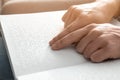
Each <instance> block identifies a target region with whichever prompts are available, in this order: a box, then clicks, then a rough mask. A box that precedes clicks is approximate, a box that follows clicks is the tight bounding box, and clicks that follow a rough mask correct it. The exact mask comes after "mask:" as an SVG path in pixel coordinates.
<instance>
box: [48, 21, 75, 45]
mask: <svg viewBox="0 0 120 80" xmlns="http://www.w3.org/2000/svg"><path fill="white" fill-rule="evenodd" d="M76 26H77V20H76V21H74V22H73V23H71V24H70V25H69V27H67V28H65V29H64V30H63V31H62V32H61V33H59V34H58V35H57V36H56V37H54V38H53V39H52V40H51V41H50V43H49V44H50V46H51V45H52V44H54V42H56V41H57V40H59V39H61V38H62V37H64V36H65V35H67V34H69V33H71V32H72V31H73V30H74V29H73V28H77V27H76Z"/></svg>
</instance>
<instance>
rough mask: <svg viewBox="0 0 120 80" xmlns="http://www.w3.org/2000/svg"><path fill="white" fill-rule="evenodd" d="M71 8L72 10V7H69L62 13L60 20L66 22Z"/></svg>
mask: <svg viewBox="0 0 120 80" xmlns="http://www.w3.org/2000/svg"><path fill="white" fill-rule="evenodd" d="M72 10H73V8H71V7H70V8H69V9H68V10H67V12H66V13H65V14H64V15H63V17H62V21H63V22H66V21H67V19H68V18H69V16H70V15H71V14H72Z"/></svg>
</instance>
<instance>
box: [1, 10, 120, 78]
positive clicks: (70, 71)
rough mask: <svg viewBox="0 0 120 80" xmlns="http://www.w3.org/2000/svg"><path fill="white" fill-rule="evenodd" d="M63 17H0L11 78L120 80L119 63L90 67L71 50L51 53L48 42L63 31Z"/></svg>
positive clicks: (51, 13) (58, 12) (46, 15)
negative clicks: (11, 71)
mask: <svg viewBox="0 0 120 80" xmlns="http://www.w3.org/2000/svg"><path fill="white" fill-rule="evenodd" d="M64 13H65V11H57V12H46V13H34V14H21V15H3V16H0V19H1V28H2V36H3V38H4V42H5V44H6V48H7V50H8V56H9V60H10V63H11V67H12V69H13V72H14V76H15V77H16V78H17V79H18V80H119V79H120V76H119V74H120V60H115V61H108V62H104V63H92V62H90V61H87V60H86V59H84V57H83V56H82V55H81V54H78V53H77V52H76V51H75V50H74V49H73V48H72V47H68V48H65V49H62V50H58V51H53V50H51V48H50V46H49V41H50V40H51V39H52V38H53V37H54V36H55V35H57V34H58V33H59V32H60V31H61V30H62V29H63V22H62V20H61V17H62V16H63V14H64ZM113 22H114V21H113ZM115 24H116V23H115Z"/></svg>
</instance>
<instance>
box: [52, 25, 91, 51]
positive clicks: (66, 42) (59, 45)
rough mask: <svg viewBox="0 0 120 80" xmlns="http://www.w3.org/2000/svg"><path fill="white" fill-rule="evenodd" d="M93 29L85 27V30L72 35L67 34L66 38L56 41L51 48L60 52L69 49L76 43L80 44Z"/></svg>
mask: <svg viewBox="0 0 120 80" xmlns="http://www.w3.org/2000/svg"><path fill="white" fill-rule="evenodd" d="M92 28H93V27H84V28H82V29H79V30H76V31H74V32H72V33H70V34H67V35H66V36H65V37H63V38H61V39H60V40H58V41H56V42H55V43H54V44H53V45H52V46H51V47H52V49H53V50H58V49H61V48H64V47H67V46H69V45H71V44H72V43H74V42H78V41H79V40H80V39H82V38H83V37H84V36H85V35H87V34H88V33H89V31H90V30H91V29H92Z"/></svg>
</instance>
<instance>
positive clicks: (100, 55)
mask: <svg viewBox="0 0 120 80" xmlns="http://www.w3.org/2000/svg"><path fill="white" fill-rule="evenodd" d="M108 58H109V55H108V53H107V52H106V50H105V48H103V49H100V50H97V51H96V52H94V53H93V54H92V55H91V57H90V59H91V61H93V62H102V61H104V60H106V59H108Z"/></svg>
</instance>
